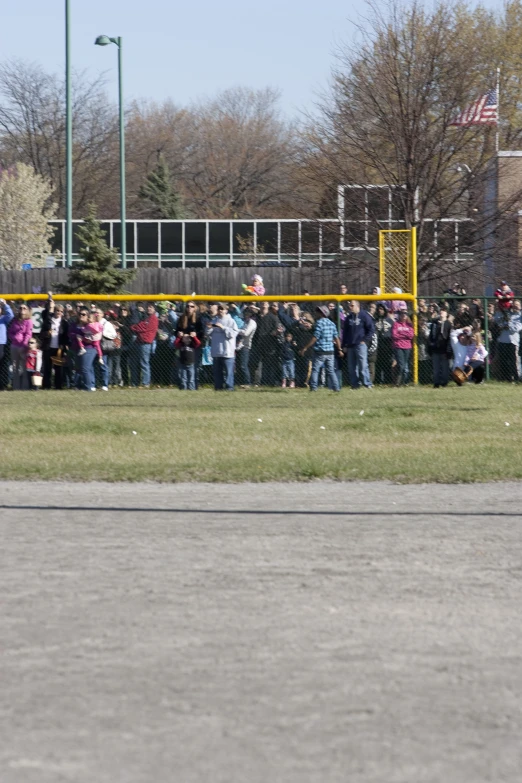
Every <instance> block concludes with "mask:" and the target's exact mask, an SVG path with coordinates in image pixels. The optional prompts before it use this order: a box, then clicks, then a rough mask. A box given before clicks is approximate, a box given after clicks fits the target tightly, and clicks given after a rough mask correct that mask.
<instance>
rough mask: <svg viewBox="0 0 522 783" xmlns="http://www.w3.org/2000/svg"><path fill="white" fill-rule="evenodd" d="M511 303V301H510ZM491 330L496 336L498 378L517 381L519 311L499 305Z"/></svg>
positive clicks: (520, 320)
mask: <svg viewBox="0 0 522 783" xmlns="http://www.w3.org/2000/svg"><path fill="white" fill-rule="evenodd" d="M510 304H511V305H512V302H511V303H510ZM491 328H492V331H493V332H494V334H495V335H496V336H497V351H498V365H499V380H501V381H519V380H520V376H519V372H518V349H519V346H520V331H521V330H522V319H521V317H520V313H518V312H516V311H514V312H513V311H512V310H511V309H508V308H507V307H506V306H504V307H501V305H500V303H499V311H498V312H497V313H496V314H495V318H494V320H493V323H492V324H491Z"/></svg>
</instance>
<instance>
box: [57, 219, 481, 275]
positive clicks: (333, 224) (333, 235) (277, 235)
mask: <svg viewBox="0 0 522 783" xmlns="http://www.w3.org/2000/svg"><path fill="white" fill-rule="evenodd" d="M81 223H82V221H80V220H75V221H73V259H77V258H79V255H78V254H79V244H78V239H77V234H76V229H77V227H78V226H79V225H81ZM101 224H102V229H103V230H104V231H105V232H106V235H107V241H108V244H109V246H110V247H111V248H119V246H120V237H121V224H120V221H119V220H102V221H101ZM50 225H51V226H53V227H54V228H55V234H54V238H53V239H52V249H53V253H54V254H56V255H57V256H59V258H57V261H56V262H57V264H58V265H60V264H63V259H64V258H65V221H63V220H54V221H51V222H50ZM471 226H472V221H470V220H467V219H444V220H426V221H424V228H425V230H427V231H428V232H429V247H430V252H433V253H435V254H440V253H442V254H443V255H444V257H447V258H451V259H452V260H453V261H457V262H458V261H461V260H469V258H470V257H471V255H472V250H471V245H470V241H469V229H470V227H471ZM404 227H405V224H404V222H403V221H400V220H395V219H394V220H388V219H383V220H382V221H375V220H370V219H361V220H339V219H320V220H298V219H276V220H272V219H258V220H127V221H126V239H127V263H128V265H129V266H131V267H132V266H134V267H144V266H156V267H181V268H183V269H185V268H188V267H192V266H194V267H206V268H209V267H211V266H220V265H227V266H236V265H238V264H245V262H248V263H249V264H251V265H254V266H255V265H273V264H278V265H279V264H280V265H285V264H286V265H290V266H297V267H301V266H303V264H314V265H317V266H319V267H321V266H323V264H324V263H328V262H332V261H334V260H335V259H338V258H339V257H340V255H343V254H344V255H346V254H352V253H353V254H355V255H360V254H361V253H369V254H373V255H375V257H376V256H377V251H378V231H379V229H382V228H404Z"/></svg>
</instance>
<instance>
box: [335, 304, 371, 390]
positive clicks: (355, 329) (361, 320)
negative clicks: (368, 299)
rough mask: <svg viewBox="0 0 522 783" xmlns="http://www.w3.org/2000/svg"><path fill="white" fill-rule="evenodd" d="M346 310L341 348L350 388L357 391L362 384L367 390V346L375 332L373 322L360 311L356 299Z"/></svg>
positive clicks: (368, 374) (366, 314)
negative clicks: (346, 362) (345, 359)
mask: <svg viewBox="0 0 522 783" xmlns="http://www.w3.org/2000/svg"><path fill="white" fill-rule="evenodd" d="M348 310H349V312H348V315H347V316H346V318H345V321H344V325H343V338H342V340H341V347H342V349H343V350H344V351H345V353H346V358H347V361H348V375H349V378H350V386H351V387H352V389H358V388H359V386H360V385H361V383H362V384H363V386H366V388H367V389H371V388H372V382H371V379H370V370H369V368H368V346H369V344H370V343H371V340H372V337H373V333H374V332H375V321H374V320H373V318H372V317H371V315H370V314H369V313H367V312H366V311H365V310H361V305H360V304H359V302H358V301H357V300H356V299H352V300H351V301H350V303H349V305H348Z"/></svg>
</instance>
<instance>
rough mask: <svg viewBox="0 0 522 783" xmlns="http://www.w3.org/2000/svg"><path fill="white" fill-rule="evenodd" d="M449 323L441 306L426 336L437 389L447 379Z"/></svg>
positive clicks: (444, 309)
mask: <svg viewBox="0 0 522 783" xmlns="http://www.w3.org/2000/svg"><path fill="white" fill-rule="evenodd" d="M450 335H451V323H450V321H449V319H448V311H447V310H446V308H445V307H441V308H440V311H439V312H438V313H436V314H435V316H434V318H433V320H432V322H431V324H430V333H429V336H428V353H429V354H430V356H431V361H432V364H433V386H434V388H435V389H438V388H439V387H440V386H442V387H444V386H447V385H448V381H449V358H448V354H449V351H450V350H451V349H450Z"/></svg>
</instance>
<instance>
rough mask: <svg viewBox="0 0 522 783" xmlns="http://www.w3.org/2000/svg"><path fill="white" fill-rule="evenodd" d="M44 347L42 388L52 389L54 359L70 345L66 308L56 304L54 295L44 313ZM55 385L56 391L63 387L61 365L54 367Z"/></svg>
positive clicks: (42, 343) (42, 332)
mask: <svg viewBox="0 0 522 783" xmlns="http://www.w3.org/2000/svg"><path fill="white" fill-rule="evenodd" d="M40 340H41V347H42V375H43V381H42V388H43V389H50V388H51V386H52V383H51V380H52V374H53V363H52V358H53V357H54V356H56V354H57V353H58V351H61V352H62V353H63V354H64V353H65V351H66V350H67V347H68V345H69V322H68V320H67V319H66V317H65V312H64V306H63V305H62V304H60V303H58V304H57V303H56V302H55V301H54V300H53V298H52V294H51V293H49V299H48V301H47V304H46V306H45V309H44V310H43V312H42V330H41V332H40ZM54 385H55V388H56V389H61V388H62V387H63V373H62V367H61V365H58V364H57V365H55V367H54Z"/></svg>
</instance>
